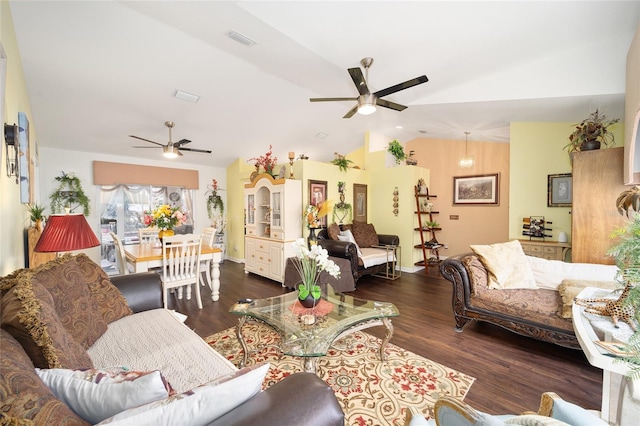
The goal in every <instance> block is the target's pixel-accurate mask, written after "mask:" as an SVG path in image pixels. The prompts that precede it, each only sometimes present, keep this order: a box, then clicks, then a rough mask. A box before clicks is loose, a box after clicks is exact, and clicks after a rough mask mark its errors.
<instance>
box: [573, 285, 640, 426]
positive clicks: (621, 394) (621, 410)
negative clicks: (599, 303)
mask: <svg viewBox="0 0 640 426" xmlns="http://www.w3.org/2000/svg"><path fill="white" fill-rule="evenodd" d="M594 297H597V298H601V297H610V298H612V299H615V298H617V297H618V295H617V294H615V295H611V291H610V290H603V289H599V288H594V287H587V288H585V289H584V290H582V291H581V292H580V294H578V298H579V299H587V298H594ZM584 308H585V307H584V306H579V305H576V304H575V303H574V304H573V307H572V312H571V313H572V316H573V328H574V330H575V333H576V337H577V338H578V342H580V347H581V348H582V350H583V351H584V354H585V356H586V358H587V360H588V361H589V364H591V365H593V366H594V367H598V368H601V369H602V373H603V374H602V408H601V412H600V417H601V418H602V419H603V420H605V421H607V422H609V424H611V425H618V426H637V424H638V419H640V380H637V379H636V380H632V379H631V378H629V377H626V375H627V373H628V372H629V370H630V369H629V367H628V366H627V364H626V363H624V362H620V361H619V360H618V358H617V357H615V356H612V355H611V354H609V352H607V351H606V350H605V349H603V348H600V346H598V345H596V344H595V343H594V342H595V341H597V340H604V341H621V340H624V337H623V336H629V335H630V333H631V332H632V331H631V327H629V326H628V325H627V324H625V323H621V322H619V323H618V324H619V328H615V327H614V326H613V323H612V322H611V320H610V318H609V317H604V316H599V315H594V314H588V313H585V312H584Z"/></svg>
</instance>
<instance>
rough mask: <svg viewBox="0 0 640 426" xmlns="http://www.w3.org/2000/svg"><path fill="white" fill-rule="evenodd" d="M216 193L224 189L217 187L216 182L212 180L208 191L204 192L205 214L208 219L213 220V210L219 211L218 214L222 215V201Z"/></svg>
mask: <svg viewBox="0 0 640 426" xmlns="http://www.w3.org/2000/svg"><path fill="white" fill-rule="evenodd" d="M218 191H224V189H222V188H220V187H219V186H218V181H217V180H215V179H213V180H212V182H211V186H209V190H208V191H207V192H205V195H207V214H208V216H209V219H213V212H214V210H220V214H221V215H224V201H222V197H220V196H219V195H218Z"/></svg>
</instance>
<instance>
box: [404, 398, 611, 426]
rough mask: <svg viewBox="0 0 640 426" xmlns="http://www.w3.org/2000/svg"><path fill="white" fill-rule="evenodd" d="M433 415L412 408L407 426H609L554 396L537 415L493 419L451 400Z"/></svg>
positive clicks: (440, 404)
mask: <svg viewBox="0 0 640 426" xmlns="http://www.w3.org/2000/svg"><path fill="white" fill-rule="evenodd" d="M433 411H434V418H433V419H430V420H426V419H425V418H424V416H423V415H422V414H421V413H419V412H417V410H415V409H414V408H413V407H409V408H408V409H407V417H406V422H405V426H423V425H425V426H500V425H553V426H585V425H589V426H606V425H607V423H606V422H605V421H604V420H601V419H600V417H598V415H597V414H596V413H597V412H594V411H590V410H585V409H584V408H582V407H579V406H577V405H575V404H572V403H570V402H567V401H565V400H564V399H562V398H560V397H559V396H558V395H557V394H555V393H553V392H545V393H543V394H542V397H541V398H540V407H539V408H538V411H537V412H535V413H534V412H525V413H522V414H520V415H514V414H503V415H490V414H487V413H483V412H481V411H477V410H475V409H474V408H472V407H471V406H469V405H468V404H466V403H464V402H462V401H459V400H457V399H455V398H451V397H448V396H445V397H442V398H440V399H438V400H437V401H436V403H435V405H434V407H433Z"/></svg>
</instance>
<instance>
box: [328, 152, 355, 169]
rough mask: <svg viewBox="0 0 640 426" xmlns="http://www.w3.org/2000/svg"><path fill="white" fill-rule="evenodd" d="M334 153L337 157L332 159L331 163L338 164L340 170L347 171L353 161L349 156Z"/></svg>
mask: <svg viewBox="0 0 640 426" xmlns="http://www.w3.org/2000/svg"><path fill="white" fill-rule="evenodd" d="M333 154H334V155H335V156H336V158H334V159H333V160H331V164H333V165H335V166H338V168H339V169H340V171H343V172H346V171H347V169H349V167H351V163H353V161H351V160H347V157H345V156H344V155H341V154H338V153H337V152H334V153H333Z"/></svg>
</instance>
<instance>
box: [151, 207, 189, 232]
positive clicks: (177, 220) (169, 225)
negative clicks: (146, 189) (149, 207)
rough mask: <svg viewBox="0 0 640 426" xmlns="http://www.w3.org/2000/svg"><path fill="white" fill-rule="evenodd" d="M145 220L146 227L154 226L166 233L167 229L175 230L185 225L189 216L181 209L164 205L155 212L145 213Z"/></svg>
mask: <svg viewBox="0 0 640 426" xmlns="http://www.w3.org/2000/svg"><path fill="white" fill-rule="evenodd" d="M143 220H144V224H145V225H146V226H154V227H156V228H158V229H160V230H163V231H166V230H167V229H174V228H175V227H176V226H180V225H184V223H185V222H186V221H187V214H186V213H184V212H183V211H182V210H181V209H180V207H171V206H170V205H168V204H163V205H161V206H158V207H157V208H156V209H155V210H153V211H145V212H144V219H143Z"/></svg>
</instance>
